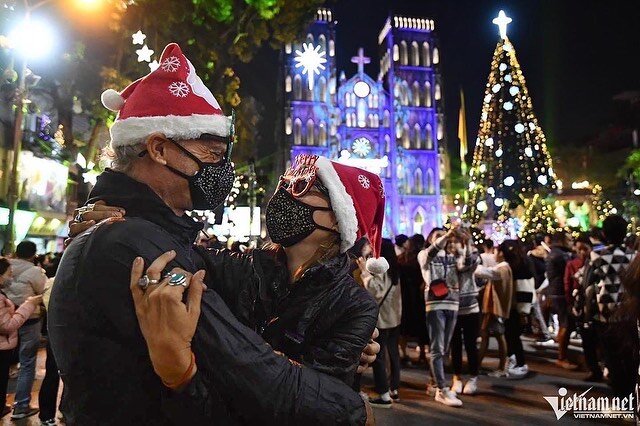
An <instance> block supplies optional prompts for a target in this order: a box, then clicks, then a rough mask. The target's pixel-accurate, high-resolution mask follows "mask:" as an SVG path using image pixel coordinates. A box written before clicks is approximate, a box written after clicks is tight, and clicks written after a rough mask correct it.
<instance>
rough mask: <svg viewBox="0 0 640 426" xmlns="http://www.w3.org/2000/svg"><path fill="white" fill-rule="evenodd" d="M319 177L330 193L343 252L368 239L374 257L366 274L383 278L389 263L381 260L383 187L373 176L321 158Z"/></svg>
mask: <svg viewBox="0 0 640 426" xmlns="http://www.w3.org/2000/svg"><path fill="white" fill-rule="evenodd" d="M315 166H316V167H317V168H318V170H317V174H318V177H319V178H320V180H321V181H322V183H323V184H324V186H325V187H326V188H327V190H328V191H329V198H330V199H331V208H332V210H333V212H334V214H335V215H336V219H337V220H338V230H339V231H340V237H341V240H342V242H341V247H340V251H341V252H343V253H344V252H346V251H347V250H349V249H350V248H351V247H353V245H354V244H355V242H356V241H358V240H359V239H360V238H362V237H367V238H368V239H369V242H370V243H371V247H372V249H373V257H372V258H370V259H368V260H367V270H369V272H371V273H373V274H382V273H385V272H386V271H387V269H389V263H388V262H387V260H386V259H384V258H381V257H380V246H381V244H382V224H383V221H384V202H385V195H384V187H383V185H382V181H381V180H380V177H379V176H378V175H376V174H374V173H371V172H368V171H366V170H362V169H359V168H357V167H353V166H347V165H346V164H342V163H338V162H335V161H330V160H329V159H328V158H326V157H318V158H317V160H316V162H315Z"/></svg>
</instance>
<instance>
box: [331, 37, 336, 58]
mask: <svg viewBox="0 0 640 426" xmlns="http://www.w3.org/2000/svg"><path fill="white" fill-rule="evenodd" d="M335 54H336V45H335V43H334V42H333V40H329V56H333V55H335Z"/></svg>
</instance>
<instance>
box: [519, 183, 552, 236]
mask: <svg viewBox="0 0 640 426" xmlns="http://www.w3.org/2000/svg"><path fill="white" fill-rule="evenodd" d="M558 226H559V225H558V223H557V221H556V216H555V213H554V211H553V206H552V205H551V203H549V202H548V201H547V200H546V199H545V198H543V197H541V196H540V195H539V194H535V195H534V196H533V197H531V198H528V199H526V200H525V202H524V216H523V217H522V228H520V230H519V232H518V235H519V236H520V238H521V239H522V240H525V241H526V240H531V239H532V238H533V237H535V236H536V235H540V234H551V233H553V232H555V231H557V230H560V228H559V227H558Z"/></svg>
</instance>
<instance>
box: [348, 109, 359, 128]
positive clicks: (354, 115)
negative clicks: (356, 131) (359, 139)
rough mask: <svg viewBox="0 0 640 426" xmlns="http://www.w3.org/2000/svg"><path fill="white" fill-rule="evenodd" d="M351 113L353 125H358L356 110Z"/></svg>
mask: <svg viewBox="0 0 640 426" xmlns="http://www.w3.org/2000/svg"><path fill="white" fill-rule="evenodd" d="M349 115H350V116H351V125H352V126H353V127H356V125H357V122H356V113H355V112H352V113H351V114H349Z"/></svg>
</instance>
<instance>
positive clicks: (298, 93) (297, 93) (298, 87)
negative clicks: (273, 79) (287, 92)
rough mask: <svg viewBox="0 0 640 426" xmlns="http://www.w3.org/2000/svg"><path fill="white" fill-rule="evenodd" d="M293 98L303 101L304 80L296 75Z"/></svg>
mask: <svg viewBox="0 0 640 426" xmlns="http://www.w3.org/2000/svg"><path fill="white" fill-rule="evenodd" d="M293 98H294V99H296V100H300V99H302V78H301V77H300V74H296V76H295V77H294V78H293Z"/></svg>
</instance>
